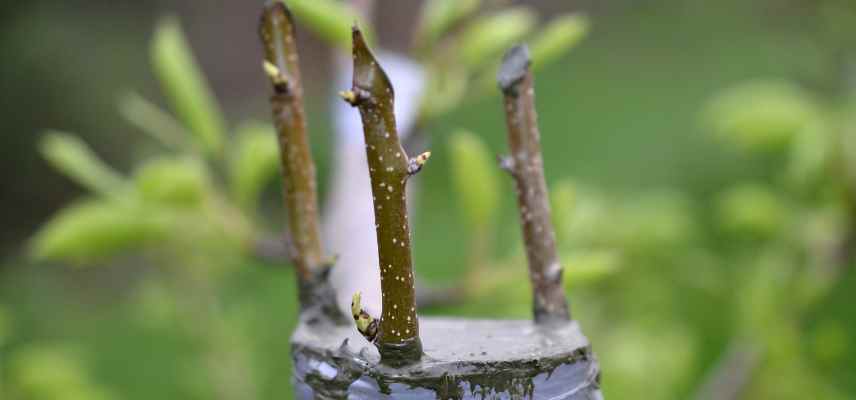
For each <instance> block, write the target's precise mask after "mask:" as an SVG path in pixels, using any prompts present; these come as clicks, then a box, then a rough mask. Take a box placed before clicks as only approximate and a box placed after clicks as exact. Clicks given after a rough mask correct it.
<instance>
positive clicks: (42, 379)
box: [4, 342, 117, 400]
mask: <svg viewBox="0 0 856 400" xmlns="http://www.w3.org/2000/svg"><path fill="white" fill-rule="evenodd" d="M83 359H84V354H82V353H81V352H80V351H79V349H77V348H75V347H71V346H69V345H57V344H52V343H49V342H43V343H39V342H35V343H32V344H29V345H26V346H20V347H19V348H18V349H17V350H16V351H14V352H13V353H12V354H11V357H10V358H9V360H8V362H7V366H8V368H4V369H5V370H6V371H4V372H6V373H7V377H8V378H9V379H7V380H4V382H8V383H9V385H8V388H7V387H6V386H4V393H6V392H5V390H6V389H9V392H10V393H11V394H12V398H20V399H34V400H41V399H56V400H84V399H85V400H108V399H113V398H117V397H116V396H115V395H114V394H113V393H111V392H109V391H108V390H107V389H106V388H104V387H101V386H99V385H98V384H97V383H96V382H94V381H93V379H92V378H91V377H90V376H89V375H88V374H87V370H88V366H87V365H85V363H83Z"/></svg>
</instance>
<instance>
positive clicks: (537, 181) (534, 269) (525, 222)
mask: <svg viewBox="0 0 856 400" xmlns="http://www.w3.org/2000/svg"><path fill="white" fill-rule="evenodd" d="M530 63H531V61H530V58H529V50H528V49H527V48H526V46H516V47H514V48H512V49H511V50H509V51H508V52H507V53H506V54H505V57H504V58H503V61H502V67H501V68H500V71H499V75H498V77H497V80H498V81H499V87H500V89H502V92H503V95H504V102H505V114H506V123H507V125H508V143H509V147H510V149H511V155H510V156H509V157H504V158H502V159H501V161H500V163H501V166H502V168H503V169H505V170H507V171H508V172H509V173H510V174H511V176H512V177H513V178H514V182H515V186H516V189H517V203H518V207H519V210H520V223H521V226H522V229H523V241H524V244H525V246H526V258H527V260H528V262H529V279H530V280H531V282H532V290H533V312H534V314H535V322H536V323H550V322H563V321H568V320H569V319H570V312H569V311H568V301H567V299H566V298H565V291H564V288H563V285H562V266H561V264H560V263H559V257H558V256H557V254H556V233H555V230H554V229H553V224H552V222H551V220H550V203H549V200H548V198H549V197H548V195H547V183H546V181H545V179H544V162H543V159H542V157H541V143H540V141H541V139H540V136H541V134H540V133H539V131H538V118H537V114H536V112H535V90H534V88H533V78H532V72H531V71H530V69H529V66H530Z"/></svg>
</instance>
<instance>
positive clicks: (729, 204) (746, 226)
mask: <svg viewBox="0 0 856 400" xmlns="http://www.w3.org/2000/svg"><path fill="white" fill-rule="evenodd" d="M718 217H719V223H720V224H721V226H722V227H723V228H724V229H725V230H726V231H727V232H729V233H735V234H741V235H748V236H750V237H757V238H767V237H770V236H773V235H775V234H777V233H778V232H780V231H781V230H782V228H784V227H785V224H786V223H787V220H788V217H789V210H788V208H787V206H786V205H785V204H784V202H783V201H782V200H781V199H780V198H779V197H778V196H777V195H776V194H775V193H773V192H772V191H770V189H769V188H767V187H764V186H761V185H753V184H744V185H740V186H737V187H734V188H731V189H729V190H728V191H727V192H725V193H724V194H723V195H722V196H721V197H720V198H719V201H718Z"/></svg>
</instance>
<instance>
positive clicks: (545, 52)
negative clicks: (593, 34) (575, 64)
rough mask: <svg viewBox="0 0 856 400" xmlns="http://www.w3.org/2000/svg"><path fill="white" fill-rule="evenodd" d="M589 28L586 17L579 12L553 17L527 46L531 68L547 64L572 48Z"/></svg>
mask: <svg viewBox="0 0 856 400" xmlns="http://www.w3.org/2000/svg"><path fill="white" fill-rule="evenodd" d="M588 30H589V19H588V17H586V16H584V15H580V14H569V15H562V16H559V17H556V18H554V19H553V20H552V21H550V23H549V24H547V26H546V27H545V28H544V29H542V30H541V31H540V32H538V34H537V35H536V36H535V38H534V39H532V41H531V44H530V46H529V48H530V51H531V54H532V65H533V68H541V67H544V66H547V65H549V64H551V63H553V62H554V61H556V60H557V59H559V58H560V57H562V56H563V55H564V54H566V53H567V52H568V51H570V50H571V49H572V48H574V47H575V46H576V45H577V44H578V43H579V42H580V41H581V40H582V39H583V38H585V36H586V34H587V33H588Z"/></svg>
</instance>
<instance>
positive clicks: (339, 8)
mask: <svg viewBox="0 0 856 400" xmlns="http://www.w3.org/2000/svg"><path fill="white" fill-rule="evenodd" d="M285 3H286V5H288V7H289V9H291V11H292V12H293V13H294V15H295V16H296V17H297V22H298V23H299V24H302V25H304V26H306V27H307V28H309V29H311V30H312V31H313V32H314V33H315V34H316V35H318V36H319V37H321V38H323V39H324V40H326V41H327V42H329V43H331V44H333V45H336V46H339V47H343V48H350V46H351V27H352V26H353V25H354V23H355V22H358V20H359V16H358V15H357V14H356V13H355V12H354V11H353V10H352V9H351V8H350V7H348V5H347V4H346V3H343V2H339V1H333V0H288V1H286V2H285ZM359 26H360V29H361V30H362V31H363V34H364V35H366V36H368V37H371V36H372V35H371V34H370V32H371V27H370V26H366V24H364V23H360V24H359Z"/></svg>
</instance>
